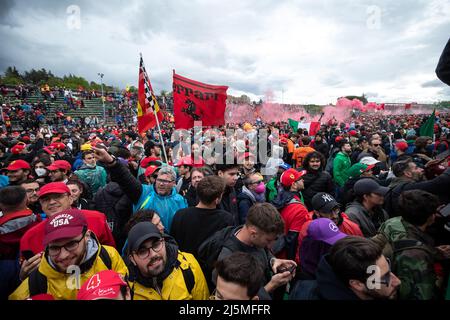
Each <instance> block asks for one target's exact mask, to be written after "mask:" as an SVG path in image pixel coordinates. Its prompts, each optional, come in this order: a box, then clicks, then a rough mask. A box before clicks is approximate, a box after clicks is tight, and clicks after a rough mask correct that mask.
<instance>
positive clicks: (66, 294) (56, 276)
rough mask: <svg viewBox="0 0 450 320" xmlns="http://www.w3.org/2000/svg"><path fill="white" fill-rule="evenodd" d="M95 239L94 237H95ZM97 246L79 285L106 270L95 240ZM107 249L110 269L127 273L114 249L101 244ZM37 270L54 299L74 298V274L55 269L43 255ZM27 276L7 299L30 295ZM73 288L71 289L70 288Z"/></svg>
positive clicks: (75, 291)
mask: <svg viewBox="0 0 450 320" xmlns="http://www.w3.org/2000/svg"><path fill="white" fill-rule="evenodd" d="M95 240H96V239H95ZM97 244H98V246H99V248H98V250H97V254H96V256H95V261H94V262H93V264H92V266H91V267H90V268H89V269H88V270H87V271H86V272H84V273H82V274H81V275H80V283H79V287H81V286H82V285H83V283H84V282H85V281H86V280H87V279H89V278H90V277H91V276H93V275H94V274H96V273H97V272H99V271H102V270H108V268H107V266H106V265H105V263H104V262H103V260H102V259H101V257H100V250H101V247H102V246H101V245H100V244H99V242H98V241H97ZM103 248H104V249H105V250H106V251H107V253H108V255H109V257H110V259H111V270H114V271H116V272H117V273H120V274H122V275H123V276H125V275H127V274H128V268H127V266H126V265H125V263H124V262H123V260H122V257H121V256H120V255H119V253H118V252H117V250H116V249H114V248H113V247H110V246H103ZM38 270H39V272H40V273H41V274H43V275H44V276H45V277H47V293H48V294H51V295H52V296H53V297H54V298H55V300H76V299H77V293H78V289H77V288H76V282H75V276H74V275H73V274H70V273H67V274H66V273H61V272H59V271H57V270H55V269H54V268H53V267H52V266H51V265H50V264H49V263H48V261H47V257H44V258H43V259H42V261H41V264H40V265H39V269H38ZM28 281H29V278H27V279H25V280H24V281H23V282H22V283H21V284H20V286H19V287H18V288H17V289H16V291H14V292H13V293H12V294H11V295H10V296H9V300H26V299H27V298H28V297H29V296H30V290H29V286H28ZM70 288H73V289H70Z"/></svg>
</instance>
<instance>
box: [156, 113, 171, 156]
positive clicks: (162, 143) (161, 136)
mask: <svg viewBox="0 0 450 320" xmlns="http://www.w3.org/2000/svg"><path fill="white" fill-rule="evenodd" d="M153 113H154V114H155V118H156V125H157V126H158V130H159V136H160V138H161V145H162V148H163V154H164V159H165V161H166V163H167V164H169V159H168V158H167V154H166V147H165V146H164V138H163V135H162V133H161V127H160V126H159V119H158V115H157V114H156V110H154V111H153Z"/></svg>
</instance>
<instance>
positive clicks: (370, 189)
mask: <svg viewBox="0 0 450 320" xmlns="http://www.w3.org/2000/svg"><path fill="white" fill-rule="evenodd" d="M353 190H354V191H355V194H356V195H357V196H358V195H359V196H362V195H364V194H369V193H376V194H379V195H382V196H384V195H385V194H386V193H387V192H388V191H389V188H387V187H382V186H380V185H379V184H378V183H377V182H376V181H375V180H373V179H361V180H358V181H357V182H356V183H355V185H354V186H353Z"/></svg>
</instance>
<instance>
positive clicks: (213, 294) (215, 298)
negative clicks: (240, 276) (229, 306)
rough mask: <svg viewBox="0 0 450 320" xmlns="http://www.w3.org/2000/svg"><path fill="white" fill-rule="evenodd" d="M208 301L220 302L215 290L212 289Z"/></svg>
mask: <svg viewBox="0 0 450 320" xmlns="http://www.w3.org/2000/svg"><path fill="white" fill-rule="evenodd" d="M208 300H222V299H221V297H218V296H217V289H214V291H213V292H212V293H211V295H210V296H209V298H208Z"/></svg>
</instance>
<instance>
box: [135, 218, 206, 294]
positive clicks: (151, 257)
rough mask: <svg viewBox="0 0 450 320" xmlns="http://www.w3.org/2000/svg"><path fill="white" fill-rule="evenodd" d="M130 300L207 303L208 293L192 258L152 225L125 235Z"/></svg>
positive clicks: (146, 225) (201, 275) (139, 226)
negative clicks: (205, 301)
mask: <svg viewBox="0 0 450 320" xmlns="http://www.w3.org/2000/svg"><path fill="white" fill-rule="evenodd" d="M128 245H129V255H128V258H129V262H128V268H129V270H130V277H129V279H128V282H129V285H130V287H131V290H132V297H133V300H207V299H208V297H209V290H208V286H207V284H206V280H205V276H204V275H203V271H202V269H201V268H200V265H199V264H198V262H197V260H196V259H195V257H194V256H193V255H192V254H190V253H185V252H181V251H179V250H178V246H177V244H176V243H175V241H173V239H172V238H171V237H170V236H168V235H163V234H161V233H160V231H159V230H158V228H157V227H156V226H155V225H154V224H153V223H151V222H139V223H138V224H136V225H135V226H134V227H132V228H131V230H130V232H129V233H128Z"/></svg>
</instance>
